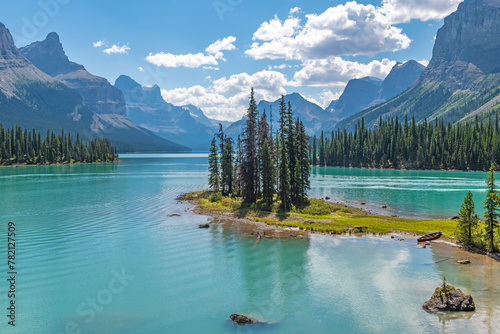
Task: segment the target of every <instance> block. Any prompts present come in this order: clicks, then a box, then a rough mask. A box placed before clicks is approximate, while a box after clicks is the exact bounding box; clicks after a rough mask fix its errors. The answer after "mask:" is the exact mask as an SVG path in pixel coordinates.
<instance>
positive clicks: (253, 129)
mask: <svg viewBox="0 0 500 334" xmlns="http://www.w3.org/2000/svg"><path fill="white" fill-rule="evenodd" d="M257 113H258V111H257V103H256V102H255V98H254V90H253V88H252V90H251V93H250V103H249V107H248V110H247V114H246V117H247V120H246V122H245V130H244V131H243V134H242V142H243V150H244V152H245V155H244V157H243V166H244V172H243V178H242V190H243V198H244V201H245V202H247V203H254V202H255V201H256V200H257V193H258V189H257V184H258V180H257V179H258V177H259V175H258V173H257V172H258V171H257Z"/></svg>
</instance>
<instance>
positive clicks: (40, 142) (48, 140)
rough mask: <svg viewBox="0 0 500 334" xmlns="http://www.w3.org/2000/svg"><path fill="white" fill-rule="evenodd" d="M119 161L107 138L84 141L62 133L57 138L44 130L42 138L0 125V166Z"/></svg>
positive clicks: (35, 133)
mask: <svg viewBox="0 0 500 334" xmlns="http://www.w3.org/2000/svg"><path fill="white" fill-rule="evenodd" d="M117 159H118V155H117V153H116V148H115V147H114V146H111V144H110V142H109V139H93V140H91V141H90V142H84V141H83V140H82V139H81V138H80V136H79V134H76V138H73V137H72V136H71V134H70V133H65V132H64V130H62V132H61V134H60V135H56V134H55V133H54V132H53V131H47V134H46V136H44V137H42V135H41V133H40V132H37V131H36V130H35V129H33V130H32V131H28V130H26V129H23V128H21V127H20V126H16V127H13V128H11V129H4V128H3V127H2V125H1V124H0V165H16V164H26V165H36V164H56V163H75V162H76V163H90V162H111V161H115V160H117Z"/></svg>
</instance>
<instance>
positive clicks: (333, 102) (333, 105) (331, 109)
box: [325, 99, 339, 113]
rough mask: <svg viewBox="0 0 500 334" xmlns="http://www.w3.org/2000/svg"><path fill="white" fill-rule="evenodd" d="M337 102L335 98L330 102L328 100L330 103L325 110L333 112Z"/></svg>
mask: <svg viewBox="0 0 500 334" xmlns="http://www.w3.org/2000/svg"><path fill="white" fill-rule="evenodd" d="M337 103H339V100H338V99H336V100H333V101H332V102H330V104H329V105H328V107H326V108H325V110H326V111H327V112H329V113H333V111H334V110H335V108H336V107H337Z"/></svg>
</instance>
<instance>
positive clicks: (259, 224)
mask: <svg viewBox="0 0 500 334" xmlns="http://www.w3.org/2000/svg"><path fill="white" fill-rule="evenodd" d="M190 194H193V192H190V193H184V194H181V195H180V196H178V197H177V200H178V201H180V202H187V203H189V204H190V205H192V208H190V209H189V210H190V211H192V212H193V213H195V214H198V215H203V216H208V217H210V218H212V219H215V220H218V221H219V222H221V221H222V222H230V223H231V224H234V223H236V224H237V225H238V231H239V232H240V233H242V234H243V235H245V236H247V237H257V238H258V239H260V238H261V237H265V238H285V239H287V238H308V237H309V235H312V234H318V235H330V236H347V235H349V236H350V235H351V234H352V235H355V236H360V237H361V236H366V235H368V236H373V237H377V236H389V235H390V236H391V237H394V238H395V237H400V239H401V240H404V238H417V237H418V236H420V235H421V233H418V232H411V231H404V230H398V229H394V230H392V231H390V232H388V233H373V232H361V233H360V232H356V229H349V230H348V231H345V232H344V233H333V232H322V231H317V230H301V229H299V228H297V227H291V226H288V227H287V226H281V225H270V224H268V223H266V222H264V221H256V220H255V219H250V218H247V217H236V216H234V214H236V213H237V212H238V210H233V211H230V212H224V211H217V210H213V209H208V208H203V207H201V205H200V203H199V201H198V199H194V198H191V197H189V195H190ZM321 200H324V199H321ZM324 201H325V200H324ZM344 202H347V201H343V202H342V203H344ZM352 208H354V209H358V210H364V209H363V208H358V207H352ZM365 212H367V213H370V212H369V211H365ZM377 215H378V216H383V215H381V214H378V213H377ZM385 217H387V218H392V217H391V216H387V215H386V216H385ZM412 219H413V218H412ZM418 219H421V220H428V219H427V218H418ZM263 232H264V233H263ZM259 235H260V236H259ZM432 243H439V244H441V245H443V246H445V247H451V248H458V249H461V250H463V251H466V252H467V253H470V254H475V255H481V256H486V257H489V258H491V259H494V260H496V261H499V262H500V254H499V253H489V252H486V251H484V250H482V249H479V248H476V247H473V246H470V245H463V244H460V243H458V242H457V241H456V240H454V239H450V238H446V237H441V238H440V239H438V240H435V241H432Z"/></svg>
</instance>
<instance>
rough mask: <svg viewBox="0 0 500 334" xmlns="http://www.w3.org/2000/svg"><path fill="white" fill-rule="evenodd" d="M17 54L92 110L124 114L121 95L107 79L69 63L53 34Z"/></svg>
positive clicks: (78, 65)
mask: <svg viewBox="0 0 500 334" xmlns="http://www.w3.org/2000/svg"><path fill="white" fill-rule="evenodd" d="M19 52H20V53H21V54H22V55H23V56H24V57H26V58H27V59H28V60H29V61H31V62H32V63H33V64H34V65H35V66H36V67H37V68H39V69H41V70H42V71H43V72H45V73H47V74H48V75H50V76H52V77H54V78H56V79H57V80H58V81H60V82H62V83H64V84H65V85H66V86H68V87H69V88H72V89H74V90H76V91H77V92H78V93H79V94H80V95H81V96H82V98H83V102H84V103H85V105H86V106H87V107H88V108H89V109H91V110H92V111H94V112H96V113H98V114H118V115H126V106H125V98H124V96H123V93H122V92H121V91H120V90H119V89H117V88H116V87H114V86H112V85H111V84H110V83H109V82H108V80H106V79H104V78H101V77H98V76H96V75H93V74H90V73H89V72H88V71H87V70H86V69H85V67H83V65H80V64H77V63H74V62H72V61H70V60H69V58H68V56H67V55H66V53H65V52H64V49H63V46H62V44H61V42H60V40H59V35H57V33H55V32H51V33H50V34H48V35H47V38H46V39H45V40H43V41H41V42H34V43H32V44H30V45H28V46H25V47H23V48H21V49H20V50H19Z"/></svg>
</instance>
